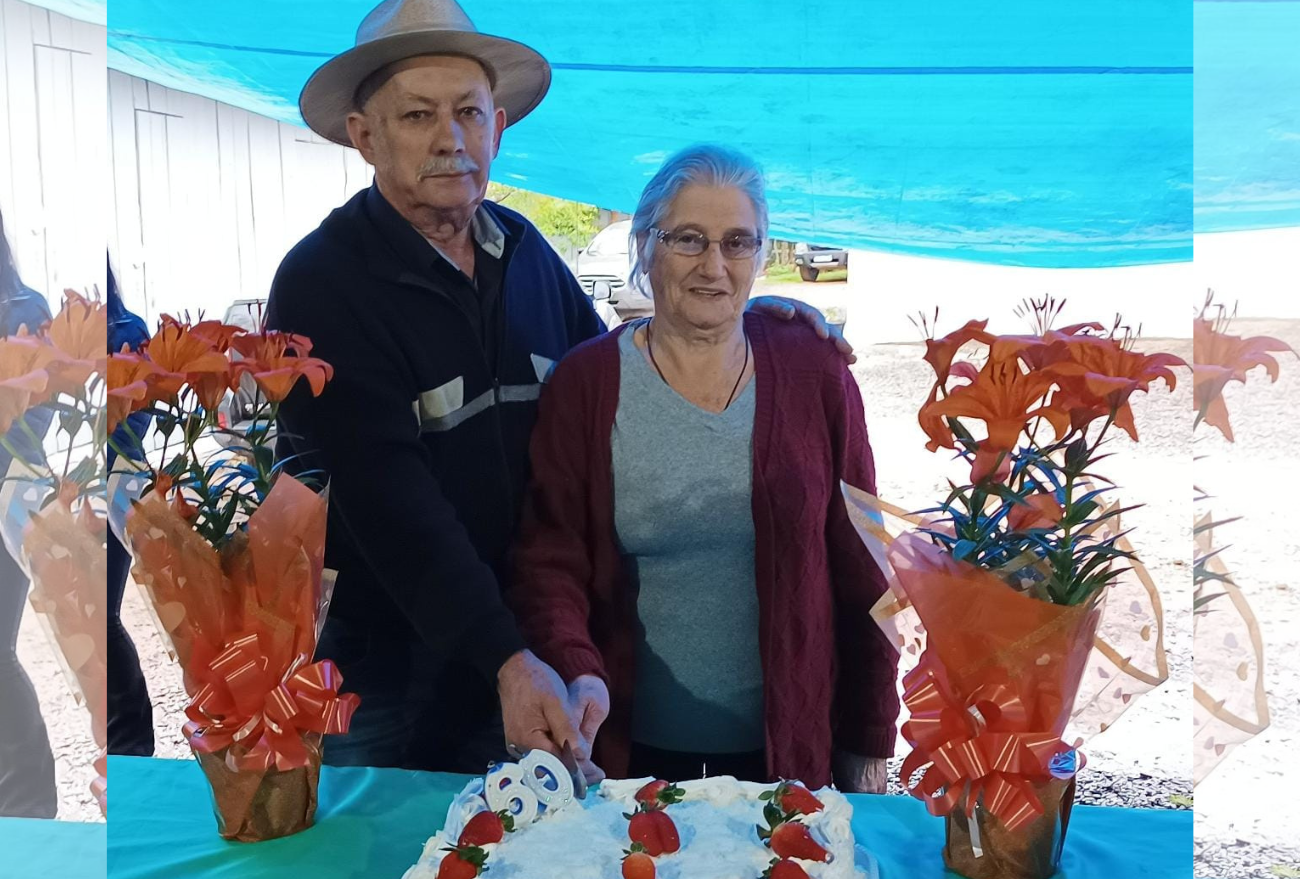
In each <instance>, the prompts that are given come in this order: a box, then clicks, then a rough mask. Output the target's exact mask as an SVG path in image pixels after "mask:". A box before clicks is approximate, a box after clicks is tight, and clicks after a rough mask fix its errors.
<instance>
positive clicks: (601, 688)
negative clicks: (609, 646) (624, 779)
mask: <svg viewBox="0 0 1300 879" xmlns="http://www.w3.org/2000/svg"><path fill="white" fill-rule="evenodd" d="M569 715H570V716H571V717H575V718H577V719H578V734H579V735H581V736H582V738H583V743H584V745H585V747H584V748H583V751H585V753H586V754H588V755H590V754H591V753H592V749H593V748H594V747H595V745H596V733H598V732H599V731H600V725H601V724H602V723H604V722H605V718H606V717H608V716H609V688H608V687H606V686H605V682H604V681H603V680H601V679H600V678H598V677H596V676H595V675H579V676H578V677H576V678H574V679H573V682H572V683H570V684H569ZM578 766H579V768H580V769H581V770H582V774H583V775H584V776H586V778H587V783H588V784H594V783H596V782H598V781H600V780H601V779H603V778H604V777H605V773H604V771H603V770H601V768H600V767H599V766H597V765H596V764H595V763H593V762H591V759H590V757H588V758H587V759H582V760H579V761H578Z"/></svg>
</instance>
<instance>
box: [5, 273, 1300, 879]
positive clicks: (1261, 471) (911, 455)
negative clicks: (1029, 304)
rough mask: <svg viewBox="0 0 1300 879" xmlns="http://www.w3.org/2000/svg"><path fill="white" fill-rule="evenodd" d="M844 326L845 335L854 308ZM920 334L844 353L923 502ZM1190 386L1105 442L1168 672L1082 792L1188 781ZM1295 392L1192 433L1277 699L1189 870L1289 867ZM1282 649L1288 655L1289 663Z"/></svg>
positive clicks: (169, 735)
mask: <svg viewBox="0 0 1300 879" xmlns="http://www.w3.org/2000/svg"><path fill="white" fill-rule="evenodd" d="M827 286H829V285H827ZM836 286H837V287H838V288H839V289H840V290H844V289H846V285H836ZM779 292H781V293H783V294H786V295H790V294H791V293H796V290H792V289H791V287H790V285H783V286H782V288H781V289H780V291H779ZM817 295H818V296H819V297H820V298H821V299H822V300H826V299H828V298H830V299H833V298H834V296H835V295H836V292H835V291H829V292H828V291H827V289H826V287H822V288H819V289H818V290H817ZM817 304H818V305H819V306H820V305H822V304H823V302H822V301H819V302H818V303H817ZM1066 316H1067V317H1073V316H1072V315H1066ZM846 329H847V334H848V336H849V338H850V340H853V337H854V333H853V319H852V316H851V317H850V323H849V326H848V327H847V328H846ZM1235 330H1236V331H1237V332H1239V333H1244V334H1256V333H1269V334H1273V335H1280V336H1283V337H1284V338H1286V339H1288V340H1289V341H1290V342H1292V344H1294V345H1296V346H1297V347H1298V348H1300V322H1270V323H1264V322H1253V321H1242V322H1240V323H1239V324H1238V326H1237V327H1236V328H1235ZM1146 346H1147V347H1148V348H1149V349H1157V348H1158V349H1159V350H1168V351H1171V352H1173V353H1176V354H1179V355H1181V356H1184V357H1188V358H1190V354H1191V350H1190V349H1191V344H1190V342H1189V341H1187V340H1147V342H1146ZM921 350H922V349H921V348H920V346H919V345H916V344H897V345H872V346H860V352H859V353H860V359H859V362H858V364H857V365H856V366H855V367H854V373H855V375H856V376H857V377H858V379H859V384H860V386H861V388H862V391H863V398H864V400H865V403H866V409H867V421H868V425H869V428H870V431H871V436H872V444H873V448H874V450H875V455H876V461H877V466H878V470H879V479H880V485H879V490H880V492H881V494H882V496H884V497H886V498H888V499H890V500H891V501H894V502H896V503H898V504H899V505H900V506H903V507H908V508H919V507H921V506H923V505H927V504H929V503H932V502H933V500H934V498H935V497H936V496H937V494H938V493H939V492H941V491H942V489H943V487H944V479H945V478H946V477H947V476H948V475H949V474H953V475H960V467H958V466H957V465H952V464H949V463H948V462H946V460H945V459H944V458H943V457H942V456H939V455H931V454H930V453H928V452H926V451H925V450H924V438H923V435H922V434H921V432H920V429H919V428H918V427H917V424H916V421H915V413H916V407H917V405H918V404H919V403H920V402H921V401H922V400H923V399H924V396H925V393H926V391H927V390H928V379H927V376H926V370H925V369H923V368H922V367H923V364H922V361H921V360H920V354H921ZM1190 393H1191V387H1190V376H1188V377H1187V378H1186V379H1185V380H1184V379H1183V378H1181V377H1180V383H1179V387H1178V388H1177V390H1176V391H1175V392H1173V393H1169V392H1167V391H1165V390H1163V389H1159V390H1156V391H1155V392H1154V393H1152V394H1151V395H1149V396H1148V397H1146V398H1142V399H1140V400H1137V401H1135V405H1134V411H1135V416H1136V420H1137V425H1138V430H1139V436H1140V437H1141V439H1142V441H1141V443H1140V444H1137V445H1134V444H1132V443H1131V442H1129V441H1128V440H1127V439H1120V440H1117V441H1116V443H1115V446H1114V448H1113V449H1112V451H1115V452H1117V453H1118V454H1117V455H1116V456H1115V457H1114V458H1112V459H1110V461H1108V462H1107V465H1108V470H1107V473H1108V474H1109V475H1111V477H1112V478H1114V479H1115V481H1116V482H1117V483H1119V485H1120V491H1121V494H1122V497H1123V498H1124V500H1125V501H1126V502H1128V503H1132V502H1140V503H1143V504H1145V506H1144V507H1143V508H1142V509H1140V510H1137V511H1135V512H1134V513H1133V514H1132V515H1131V518H1130V522H1131V524H1132V525H1133V526H1135V527H1136V528H1137V531H1136V532H1135V534H1134V536H1133V542H1134V544H1135V546H1136V548H1137V549H1138V551H1139V553H1140V554H1141V556H1142V558H1143V559H1144V561H1145V563H1146V565H1147V567H1148V569H1149V570H1150V572H1151V574H1152V576H1153V577H1154V578H1155V581H1156V583H1157V585H1158V586H1159V587H1160V589H1161V591H1162V595H1163V599H1164V604H1165V622H1166V647H1167V650H1168V653H1169V665H1170V680H1169V682H1168V683H1167V684H1165V686H1164V687H1162V688H1160V689H1158V690H1156V691H1153V692H1151V693H1148V694H1146V695H1145V696H1143V697H1142V699H1141V700H1140V701H1139V702H1138V703H1137V704H1136V705H1135V706H1134V707H1133V708H1132V709H1131V710H1130V711H1129V712H1128V713H1127V714H1126V715H1125V716H1124V717H1123V719H1122V722H1120V723H1118V724H1116V726H1115V727H1113V728H1112V729H1111V730H1109V731H1107V732H1106V733H1105V734H1104V735H1102V736H1100V737H1097V738H1095V739H1094V740H1093V741H1092V742H1089V743H1087V744H1086V745H1085V750H1086V752H1087V754H1088V767H1087V769H1085V770H1084V772H1083V773H1081V775H1080V791H1079V800H1078V801H1079V802H1081V803H1089V804H1097V805H1123V806H1129V807H1142V808H1163V809H1181V808H1186V805H1185V802H1186V800H1185V799H1184V798H1186V797H1190V796H1191V782H1190V776H1191V755H1190V745H1189V739H1188V731H1189V730H1190V729H1191V708H1190V706H1191V674H1192V667H1191V613H1190V593H1191V578H1190V557H1191V550H1190V547H1191V527H1190V525H1191V521H1192V515H1193V509H1192V504H1191V500H1190V492H1189V491H1188V486H1189V485H1190V482H1191V475H1192V474H1191V467H1192V463H1191V455H1192V445H1191V442H1190V433H1189V430H1190V427H1191V417H1190V414H1189V410H1190ZM1297 395H1300V368H1297V366H1296V364H1295V361H1294V360H1291V361H1290V362H1286V361H1284V362H1283V378H1282V380H1281V381H1279V382H1278V383H1277V384H1276V385H1271V384H1269V383H1268V382H1267V381H1260V380H1256V381H1254V382H1252V384H1251V385H1250V386H1248V387H1245V388H1232V389H1230V391H1229V395H1228V403H1229V407H1230V409H1231V411H1232V413H1233V415H1232V418H1233V425H1234V428H1235V429H1236V432H1237V443H1236V444H1235V446H1229V445H1228V444H1227V443H1223V442H1219V441H1216V440H1210V441H1206V443H1205V444H1204V445H1202V444H1198V445H1197V454H1198V455H1199V454H1209V455H1210V457H1209V458H1208V459H1207V460H1206V461H1205V462H1198V463H1197V473H1196V478H1197V481H1198V482H1200V483H1201V484H1202V485H1203V486H1204V487H1206V488H1207V489H1209V490H1210V491H1211V493H1213V494H1215V495H1216V496H1217V498H1216V501H1215V506H1214V509H1215V512H1216V514H1219V515H1221V516H1227V515H1236V514H1238V513H1243V512H1248V513H1249V519H1248V521H1246V522H1243V523H1240V524H1239V525H1237V526H1229V527H1230V528H1233V529H1234V530H1232V531H1229V530H1228V529H1227V528H1225V529H1224V532H1223V538H1224V540H1225V541H1227V542H1230V543H1232V544H1233V545H1234V549H1233V551H1232V552H1233V555H1232V557H1231V560H1230V562H1229V566H1230V567H1231V568H1232V569H1233V570H1234V572H1235V573H1236V574H1237V576H1238V582H1239V583H1241V584H1242V586H1243V588H1244V589H1246V591H1247V595H1248V596H1249V598H1250V601H1251V604H1252V606H1253V608H1254V611H1255V613H1256V615H1257V617H1258V618H1259V620H1260V624H1261V626H1262V628H1263V631H1264V636H1265V641H1266V644H1267V645H1268V649H1269V664H1268V672H1267V686H1268V692H1269V697H1270V704H1271V707H1272V711H1273V726H1272V727H1271V728H1270V729H1269V730H1268V731H1266V732H1265V733H1264V734H1263V735H1261V736H1260V737H1259V738H1257V739H1256V740H1254V741H1252V742H1249V743H1247V744H1246V745H1244V746H1242V747H1241V748H1239V749H1238V750H1237V751H1236V752H1234V753H1233V754H1232V755H1230V756H1229V757H1228V759H1226V760H1225V761H1224V763H1223V764H1222V765H1221V766H1220V767H1219V768H1218V770H1217V771H1216V772H1215V774H1214V775H1212V776H1211V777H1210V778H1209V779H1208V780H1206V781H1205V782H1204V783H1203V784H1202V785H1201V787H1200V789H1199V790H1198V791H1197V797H1196V811H1197V822H1196V834H1197V840H1196V876H1197V877H1215V879H1218V877H1223V879H1237V877H1255V876H1260V877H1278V876H1283V877H1285V876H1289V875H1293V874H1290V873H1288V872H1287V868H1300V850H1297V849H1296V848H1295V847H1294V842H1293V841H1294V839H1295V829H1294V818H1293V816H1294V814H1295V806H1294V802H1295V801H1294V797H1293V795H1292V794H1290V793H1289V789H1288V786H1287V785H1286V784H1285V783H1284V782H1285V781H1290V782H1292V783H1293V784H1292V785H1291V786H1290V787H1291V788H1294V787H1295V785H1294V782H1295V781H1297V780H1300V775H1298V774H1297V769H1296V768H1295V767H1296V761H1295V760H1294V755H1295V754H1296V753H1297V748H1296V746H1297V745H1298V744H1300V675H1297V674H1296V673H1295V672H1296V670H1295V667H1294V659H1293V658H1292V657H1294V656H1295V655H1296V650H1297V649H1298V648H1300V644H1297V637H1298V635H1297V633H1300V627H1297V626H1296V625H1295V623H1296V621H1297V615H1298V614H1300V596H1298V595H1297V591H1296V588H1295V585H1294V584H1293V581H1294V579H1295V578H1293V577H1290V576H1289V574H1290V573H1291V572H1292V571H1294V570H1295V569H1296V564H1297V562H1298V561H1300V544H1298V541H1297V538H1296V537H1295V533H1296V532H1295V530H1294V528H1292V527H1288V526H1289V525H1290V523H1289V522H1288V521H1287V519H1286V518H1285V516H1286V514H1287V513H1289V512H1290V497H1289V495H1288V493H1286V492H1284V491H1277V490H1270V489H1273V487H1275V486H1278V485H1297V484H1300V481H1297V479H1296V478H1295V477H1297V476H1300V463H1298V462H1297V461H1296V460H1294V456H1293V453H1292V452H1291V451H1290V450H1291V449H1292V448H1293V442H1288V440H1292V438H1293V437H1295V436H1296V435H1297V431H1298V429H1300V410H1297V412H1283V411H1282V410H1281V409H1280V406H1281V403H1282V402H1283V401H1284V400H1292V399H1297V398H1300V397H1298V396H1297ZM1261 486H1262V487H1263V488H1261ZM123 618H124V621H125V623H126V625H127V627H128V629H129V630H130V631H131V632H132V633H133V636H134V637H135V639H136V644H137V646H138V647H139V650H140V653H141V659H142V663H143V666H144V669H145V674H146V676H147V677H148V679H149V684H150V690H151V693H152V695H153V698H154V717H155V729H156V730H157V737H158V746H157V753H158V756H160V757H172V758H188V749H187V748H186V746H185V744H184V741H183V739H182V738H181V736H180V728H181V723H182V718H183V708H184V704H185V696H184V693H183V692H182V690H181V687H180V677H179V673H178V671H177V670H176V668H175V667H174V666H173V665H172V664H171V663H170V662H169V661H168V659H167V658H166V656H165V653H164V651H163V649H162V644H161V640H160V639H159V638H158V636H157V634H156V632H155V631H154V628H153V625H152V623H151V621H150V619H149V616H148V614H147V612H146V611H145V609H144V607H143V604H142V602H141V601H140V598H139V594H138V592H137V591H136V590H135V589H134V588H131V587H129V588H128V590H127V597H126V601H125V604H124V609H123ZM19 654H20V656H21V657H22V658H23V659H24V662H25V664H26V666H27V669H28V671H29V673H30V674H31V675H32V677H33V680H34V681H35V683H36V686H37V689H38V691H39V692H40V695H41V699H42V705H43V708H44V710H45V716H46V719H47V723H48V725H49V727H50V730H51V739H52V742H53V746H54V750H55V752H56V755H57V757H58V770H59V792H60V816H61V817H62V818H64V819H68V820H83V821H93V820H99V815H98V810H97V809H96V808H95V806H94V803H93V801H92V800H91V798H90V796H89V793H88V790H87V787H88V785H89V783H90V780H91V775H92V773H91V772H90V770H89V768H88V767H89V764H90V761H91V759H92V758H93V756H94V754H93V751H92V750H91V748H90V746H89V744H88V738H89V737H88V735H87V733H86V728H87V725H88V724H87V719H86V715H85V712H84V711H83V710H81V709H79V708H77V707H76V706H74V705H72V703H71V699H70V697H69V695H68V691H67V688H66V686H65V685H64V684H63V681H62V679H61V677H60V676H59V673H58V669H57V665H56V663H55V662H54V659H53V657H52V655H51V654H50V651H49V649H48V647H47V646H46V644H45V642H44V636H43V634H42V633H41V632H40V631H39V627H38V626H37V625H35V623H34V621H33V619H32V615H31V614H28V615H27V619H25V621H24V627H23V631H22V635H21V638H20V643H19ZM1284 664H1289V665H1290V666H1291V667H1290V668H1288V669H1285V670H1284V669H1283V665H1284ZM900 753H902V751H900ZM899 762H901V761H899V760H896V761H895V763H896V764H897V763H899ZM896 768H897V766H895V769H896ZM1284 773H1285V775H1286V777H1285V778H1284ZM895 775H896V772H895ZM894 784H895V785H896V780H895V781H894ZM895 792H897V791H895ZM1294 875H1300V874H1294Z"/></svg>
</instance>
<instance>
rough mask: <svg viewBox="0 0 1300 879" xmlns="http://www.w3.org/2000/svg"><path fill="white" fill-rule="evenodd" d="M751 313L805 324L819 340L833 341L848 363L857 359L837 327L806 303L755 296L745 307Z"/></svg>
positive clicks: (781, 298) (778, 297)
mask: <svg viewBox="0 0 1300 879" xmlns="http://www.w3.org/2000/svg"><path fill="white" fill-rule="evenodd" d="M747 307H748V308H749V309H750V310H752V311H761V312H762V313H763V314H769V315H771V316H772V317H776V318H780V319H781V320H795V319H796V318H797V319H799V320H801V321H803V322H804V323H806V324H807V325H808V326H809V327H810V328H811V329H812V331H813V332H814V333H816V334H817V338H819V339H833V340H834V341H835V347H836V348H838V349H839V352H840V353H841V354H843V355H844V358H845V359H846V360H848V362H849V363H857V362H858V357H857V355H856V354H854V353H853V346H852V345H850V344H849V343H848V342H847V341H846V340H845V338H844V334H843V332H842V331H841V330H840V329H839V327H833V326H831V325H830V324H828V323H826V316H825V315H824V314H822V313H821V312H820V311H818V310H817V309H815V308H813V307H812V306H811V305H809V304H808V303H807V302H800V301H799V300H797V299H787V298H785V297H784V296H755V297H754V298H753V299H751V300H749V305H748V306H747Z"/></svg>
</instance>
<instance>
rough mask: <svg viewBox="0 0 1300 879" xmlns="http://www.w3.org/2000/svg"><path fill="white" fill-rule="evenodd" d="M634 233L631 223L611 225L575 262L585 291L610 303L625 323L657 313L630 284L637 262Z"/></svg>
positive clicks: (575, 267) (598, 301)
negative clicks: (632, 238)
mask: <svg viewBox="0 0 1300 879" xmlns="http://www.w3.org/2000/svg"><path fill="white" fill-rule="evenodd" d="M631 232H632V221H631V220H620V221H618V222H617V223H610V224H609V225H608V226H606V227H605V228H604V229H601V230H600V231H599V232H597V233H596V236H595V237H594V238H592V239H591V243H590V244H588V245H587V246H586V247H585V248H583V249H582V250H580V251H578V257H577V259H576V260H575V261H574V274H575V275H577V276H578V283H579V284H581V285H582V289H583V291H584V292H586V294H587V295H588V296H590V297H591V298H592V300H593V301H594V302H596V303H601V302H607V303H608V304H609V305H610V306H612V307H613V308H614V310H615V311H616V312H618V314H619V316H620V317H621V318H622V319H623V320H627V319H629V318H632V317H639V316H641V315H646V314H650V313H652V312H653V311H654V302H653V300H651V299H650V298H649V297H648V296H645V295H643V294H641V293H640V292H639V291H637V290H634V289H633V288H632V285H631V284H630V283H628V279H629V278H630V277H631V274H632V262H633V253H632V249H631V246H630V242H629V240H628V238H629V235H630V234H631Z"/></svg>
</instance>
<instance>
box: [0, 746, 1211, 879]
mask: <svg viewBox="0 0 1300 879" xmlns="http://www.w3.org/2000/svg"><path fill="white" fill-rule="evenodd" d="M109 780H110V789H111V791H112V793H111V795H110V796H111V803H110V806H109V819H110V827H109V837H108V865H109V876H110V877H111V879H182V877H183V879H298V877H303V879H361V877H365V879H400V877H401V876H402V874H403V873H404V872H405V871H406V869H407V868H408V867H409V866H410V865H411V864H413V863H414V862H415V861H416V860H417V859H418V858H419V856H420V851H421V850H422V848H423V847H424V843H425V841H426V840H427V839H428V838H429V836H431V835H432V834H433V833H434V831H436V830H437V829H438V828H439V827H440V826H441V824H442V820H443V817H444V816H445V815H446V812H447V806H448V805H449V804H450V802H451V799H452V797H453V796H454V795H455V794H456V793H457V792H459V791H460V789H461V788H462V787H464V785H465V782H466V781H467V779H466V778H465V777H464V776H458V775H443V774H438V773H427V772H408V771H404V770H397V769H364V768H332V767H325V768H324V769H323V770H322V772H321V784H320V808H319V811H318V812H317V815H316V826H315V827H313V828H311V829H309V830H307V831H304V832H303V833H300V834H298V835H296V836H292V837H288V838H286V839H277V840H272V841H270V842H261V843H255V844H251V845H250V844H241V843H229V842H225V841H224V840H222V839H221V838H220V837H219V836H217V830H216V824H215V821H214V819H213V817H212V812H211V808H210V799H209V796H208V789H207V782H206V780H205V779H204V777H203V773H202V772H201V771H200V770H199V767H198V765H197V764H195V763H192V762H188V761H174V760H156V759H143V758H137V757H116V758H110V759H109ZM850 799H851V800H852V801H853V808H854V819H853V829H854V832H855V834H856V835H857V838H858V841H859V842H860V843H861V844H862V845H863V846H865V847H866V848H867V849H868V850H869V851H871V852H872V853H873V854H874V855H875V856H876V858H877V859H878V861H879V863H880V874H881V879H927V877H934V879H940V877H944V876H951V875H952V874H950V873H947V872H946V871H945V870H944V867H943V860H942V858H941V856H940V850H941V849H942V846H943V822H942V821H941V820H939V819H937V818H932V817H930V816H929V815H928V814H926V811H925V808H924V807H923V806H922V805H921V803H919V802H917V801H916V800H913V799H912V798H910V797H874V796H853V797H851V798H850ZM1191 851H1192V815H1191V813H1190V812H1172V811H1168V812H1165V811H1152V810H1132V809H1102V808H1091V807H1087V806H1084V807H1079V808H1077V809H1076V810H1075V811H1074V815H1073V817H1072V818H1071V821H1070V835H1069V839H1068V840H1067V842H1066V853H1065V859H1064V863H1063V870H1062V872H1061V873H1060V874H1059V875H1060V879H1127V877H1132V879H1187V877H1190V876H1191V875H1192V868H1191ZM2 873H3V870H2V869H0V874H2ZM33 875H35V874H33ZM48 875H58V874H48Z"/></svg>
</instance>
